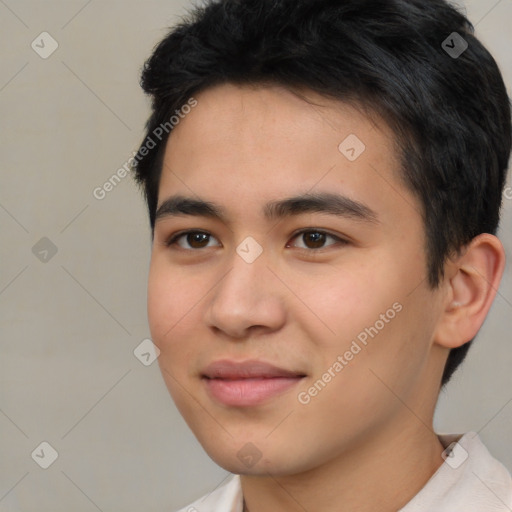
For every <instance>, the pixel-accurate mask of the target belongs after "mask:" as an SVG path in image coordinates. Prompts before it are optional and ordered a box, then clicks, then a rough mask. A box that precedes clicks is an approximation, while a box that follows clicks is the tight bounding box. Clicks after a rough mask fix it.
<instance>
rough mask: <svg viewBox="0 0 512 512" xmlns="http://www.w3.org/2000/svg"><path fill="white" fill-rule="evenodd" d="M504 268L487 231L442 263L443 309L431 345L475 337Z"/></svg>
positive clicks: (461, 342) (500, 249)
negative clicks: (443, 271) (443, 273)
mask: <svg viewBox="0 0 512 512" xmlns="http://www.w3.org/2000/svg"><path fill="white" fill-rule="evenodd" d="M504 267H505V250H504V249H503V245H502V244H501V242H500V240H499V239H498V238H497V237H495V236H494V235H490V234H488V233H483V234H481V235H478V236H477V237H475V238H474V239H473V240H472V241H471V242H470V243H469V244H468V245H467V246H466V248H465V249H464V251H463V253H462V254H461V255H459V256H457V257H456V259H451V260H449V261H448V263H446V266H445V280H446V284H445V286H446V294H445V300H444V310H443V311H442V314H441V317H440V319H439V322H438V324H437V327H436V332H435V336H434V343H435V344H437V345H440V346H442V347H444V348H449V349H451V348H456V347H460V346H461V345H464V343H467V342H468V341H470V340H472V339H473V338H474V337H475V336H476V334H477V332H478V331H479V329H480V327H481V326H482V324H483V323H484V320H485V317H486V316H487V313H488V312H489V309H490V307H491V304H492V302H493V300H494V297H495V296H496V293H497V291H498V288H499V285H500V281H501V276H502V275H503V269H504Z"/></svg>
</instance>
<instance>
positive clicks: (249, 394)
mask: <svg viewBox="0 0 512 512" xmlns="http://www.w3.org/2000/svg"><path fill="white" fill-rule="evenodd" d="M302 378H303V377H273V378H267V379H264V378H261V379H258V378H255V379H240V380H227V379H207V378H203V381H204V383H205V385H206V388H207V390H208V392H209V393H210V395H211V396H212V397H213V398H214V399H216V400H217V401H218V402H221V403H223V404H225V405H231V406H236V407H249V406H252V405H258V404H260V403H262V402H264V401H265V400H267V399H269V398H271V397H273V396H275V395H278V394H279V393H282V392H284V391H286V390H288V389H290V388H291V387H293V386H295V385H296V384H297V383H298V382H300V381H301V380H302Z"/></svg>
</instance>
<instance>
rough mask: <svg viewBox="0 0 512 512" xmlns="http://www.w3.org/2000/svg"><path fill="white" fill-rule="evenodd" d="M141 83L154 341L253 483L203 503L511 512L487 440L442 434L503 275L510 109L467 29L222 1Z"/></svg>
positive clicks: (378, 3)
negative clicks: (454, 378) (440, 401)
mask: <svg viewBox="0 0 512 512" xmlns="http://www.w3.org/2000/svg"><path fill="white" fill-rule="evenodd" d="M142 85H143V88H144V90H145V91H146V92H147V93H148V94H150V95H151V96H152V99H153V112H152V115H151V118H150V119H149V121H148V125H147V134H146V138H145V139H144V142H143V144H142V145H141V147H140V149H139V152H138V154H137V156H136V161H137V165H136V169H135V170H136V177H137V180H138V182H139V183H140V184H141V185H142V186H143V188H144V191H145V194H146V199H147V203H148V208H149V215H150V221H151V228H152V232H153V248H152V260H151V267H150V277H149V289H148V314H149V322H150V329H151V334H152V338H153V341H154V343H155V345H156V346H157V347H158V349H159V350H160V356H159V363H160V368H161V370H162V374H163V377H164V379H165V382H166V384H167V386H168V388H169V391H170V393H171V395H172V397H173V399H174V401H175V403H176V405H177V407H178V409H179V410H180V412H181V413H182V415H183V417H184V419H185V420H186V422H187V423H188V425H189V426H190V428H191V429H192V431H193V432H194V434H195V435H196V437H197V439H198V440H199V442H200V443H201V445H202V446H203V447H204V449H205V450H206V452H207V453H208V454H209V455H210V457H211V458H212V459H213V460H214V461H215V462H216V463H218V464H219V465H220V466H222V467H223V468H225V469H226V470H228V471H230V472H232V473H234V475H233V477H231V479H230V481H229V482H227V483H226V484H225V485H223V486H222V487H220V488H218V489H217V490H215V491H214V492H212V493H211V494H209V495H208V496H207V497H204V498H202V499H200V500H198V501H197V502H195V503H193V504H192V505H191V506H189V507H186V508H185V509H183V510H188V511H193V510H194V511H195V510H197V511H200V512H213V511H215V512H228V511H238V512H241V511H242V510H248V511H250V512H267V511H270V510H276V511H277V510H279V511H286V512H291V511H293V512H295V511H310V512H313V511H318V510H322V511H323V512H331V511H332V512H334V511H337V512H338V511H340V510H347V511H356V510H357V511H358V512H370V511H372V512H373V511H375V510H378V511H379V512H392V511H393V512H394V511H397V510H401V511H403V512H413V511H414V512H420V511H421V512H426V511H436V512H448V511H449V512H454V511H464V512H471V511H475V512H477V511H478V512H485V511H510V510H512V481H511V478H510V475H509V474H508V472H507V471H506V469H505V468H504V466H502V465H501V464H500V463H499V462H498V461H497V460H496V459H494V458H493V457H492V456H491V455H490V454H489V452H488V451H487V450H486V448H485V447H484V446H483V444H482V442H481V440H480V439H479V437H478V435H477V434H476V433H474V432H470V433H467V434H465V435H464V436H462V437H461V436H460V435H459V436H455V437H450V436H438V435H436V433H435V432H434V431H433V414H434V409H435V405H436V402H437V397H438V394H439V391H440V388H441V386H442V385H444V384H445V383H446V382H448V380H449V379H450V377H451V375H452V373H453V371H454V370H455V369H456V368H457V366H458V365H459V364H460V363H461V361H462V359H463V358H464V356H465V354H466V351H467V349H468V347H469V344H470V342H471V341H472V340H473V338H474V337H475V335H476V334H477V332H478V330H479V328H480V326H481V325H482V323H483V321H484V319H485V317H486V315H487V313H488V311H489V308H490V307H491V303H492V301H493V299H494V297H495V294H496V290H497V289H498V286H499V283H500V279H501V275H502V272H503V268H504V264H505V255H504V250H503V246H502V244H501V243H500V241H499V240H498V238H496V236H495V233H496V230H497V226H498V221H499V210H500V203H501V194H502V190H503V187H504V182H505V170H506V167H507V162H508V158H509V154H510V146H511V126H510V125H511V120H510V104H509V99H508V97H507V94H506V89H505V86H504V84H503V81H502V78H501V75H500V72H499V70H498V68H497V66H496V63H495V62H494V60H493V58H492V57H491V56H490V55H489V53H488V52H487V51H486V50H485V49H484V47H483V46H482V45H481V43H479V41H478V40H477V39H475V37H474V36H473V34H472V27H471V25H470V24H469V22H468V21H467V20H466V18H465V17H464V16H463V15H462V14H460V13H459V12H457V11H456V10H455V9H454V8H452V7H450V6H449V5H448V4H447V3H445V2H444V1H443V0H430V1H428V2H424V1H423V0H373V1H361V0H243V1H241V0H224V1H220V2H210V3H207V4H206V5H205V6H204V7H202V8H197V9H196V10H195V11H194V13H193V14H192V15H191V16H190V17H189V18H188V19H186V20H185V21H183V22H182V23H181V24H180V25H179V26H178V27H176V28H175V29H174V30H173V31H172V32H171V33H170V34H169V35H168V36H167V37H166V38H165V39H164V40H163V41H162V42H161V43H160V44H159V45H158V47H157V48H156V49H155V51H154V53H153V55H152V57H151V58H150V59H149V60H148V62H147V63H146V65H145V68H144V71H143V75H142ZM457 440H458V442H456V441H457Z"/></svg>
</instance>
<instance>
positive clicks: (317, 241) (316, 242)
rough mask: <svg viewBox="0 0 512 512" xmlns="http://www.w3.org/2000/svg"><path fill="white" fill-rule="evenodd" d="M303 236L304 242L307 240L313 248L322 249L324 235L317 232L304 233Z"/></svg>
mask: <svg viewBox="0 0 512 512" xmlns="http://www.w3.org/2000/svg"><path fill="white" fill-rule="evenodd" d="M304 236H305V239H306V240H307V239H309V241H311V242H312V243H313V247H314V248H318V247H322V246H323V245H324V243H325V236H326V235H325V233H319V232H318V231H310V232H309V233H305V234H304ZM306 245H307V243H306ZM308 247H309V246H308Z"/></svg>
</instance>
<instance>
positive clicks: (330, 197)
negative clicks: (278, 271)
mask: <svg viewBox="0 0 512 512" xmlns="http://www.w3.org/2000/svg"><path fill="white" fill-rule="evenodd" d="M305 213H325V214H328V215H334V216H337V217H343V218H350V219H353V220H357V221H363V222H368V223H378V222H379V221H378V216H377V214H376V213H375V212H374V211H373V210H372V209H371V208H370V207H368V206H366V205H365V204H363V203H360V202H359V201H355V200H354V199H350V198H349V197H347V196H344V195H340V194H333V193H331V192H318V193H305V194H302V195H298V196H293V197H289V198H286V199H281V200H278V201H270V202H268V203H267V204H265V206H264V208H263V216H264V217H265V219H267V220H268V221H273V220H277V219H282V218H285V217H290V216H296V215H302V214H305ZM186 215H191V216H197V217H207V218H211V219H216V220H219V221H221V222H223V223H224V224H229V222H228V216H227V214H226V210H225V209H224V208H223V207H222V206H221V205H218V204H215V203H213V202H210V201H204V200H202V199H195V198H192V197H186V196H182V195H174V196H171V197H169V198H167V199H165V200H164V201H163V202H162V204H161V205H160V206H159V207H158V209H157V211H156V214H155V222H156V221H158V220H159V219H163V218H168V217H177V216H186Z"/></svg>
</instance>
